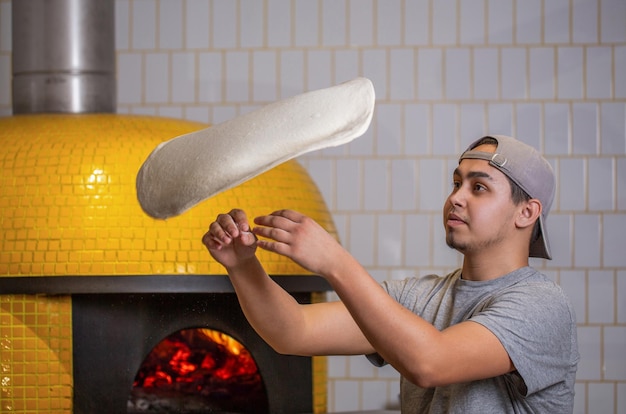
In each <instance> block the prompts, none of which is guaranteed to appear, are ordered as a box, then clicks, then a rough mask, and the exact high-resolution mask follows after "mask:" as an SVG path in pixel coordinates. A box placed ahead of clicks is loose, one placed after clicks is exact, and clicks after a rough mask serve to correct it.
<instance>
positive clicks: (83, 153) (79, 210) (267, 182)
mask: <svg viewBox="0 0 626 414" xmlns="http://www.w3.org/2000/svg"><path fill="white" fill-rule="evenodd" d="M206 127H207V125H204V124H200V123H196V122H189V121H181V120H174V119H167V118H157V117H148V116H130V115H114V114H82V115H65V114H63V115H61V114H46V115H18V116H13V117H7V118H3V119H0V147H1V148H2V150H3V151H2V155H0V159H1V162H0V163H1V165H2V175H1V182H0V224H1V226H2V235H3V237H2V241H1V243H2V247H1V248H0V277H12V276H60V275H64V276H66V275H73V276H90V275H107V276H115V275H158V274H187V275H193V274H199V275H223V274H225V272H224V269H223V268H222V267H221V266H220V265H219V264H218V263H216V262H215V261H213V260H212V259H211V257H210V255H209V254H208V252H207V251H206V249H205V248H204V246H203V245H202V243H201V237H202V235H203V234H204V232H205V230H206V229H207V227H208V225H209V223H210V222H211V221H212V220H213V219H214V218H215V216H216V215H217V214H218V213H221V212H226V211H229V210H230V209H231V208H234V207H237V208H242V209H244V210H246V211H247V212H248V214H249V215H250V216H251V217H252V216H256V215H260V214H266V213H269V212H272V211H274V210H278V209H282V208H291V209H295V210H298V211H301V212H303V213H305V214H307V215H310V216H311V217H313V218H315V219H316V220H317V221H318V222H319V223H320V224H321V225H322V226H324V227H325V228H326V229H327V230H328V231H329V232H331V233H332V234H336V232H335V228H334V226H333V223H332V219H331V217H330V214H329V212H328V210H327V208H326V205H325V203H324V200H323V199H322V197H321V195H320V193H319V191H318V189H317V187H316V186H315V184H314V182H313V181H312V180H311V178H310V176H309V175H308V174H307V172H306V171H305V170H304V169H303V167H302V166H301V165H300V164H299V163H297V162H296V161H295V160H292V161H289V162H286V163H284V164H282V165H280V166H278V167H275V168H274V169H272V170H270V171H268V172H266V173H264V174H262V175H259V176H258V177H256V178H254V179H252V180H250V181H248V182H246V183H244V184H242V185H239V186H237V187H235V188H233V189H231V190H228V191H225V192H223V193H221V194H219V195H217V196H215V197H212V198H210V199H208V200H206V201H204V202H202V203H201V204H199V205H197V206H195V207H193V208H192V209H190V210H188V211H187V212H185V213H183V214H182V215H180V216H178V217H174V218H171V219H168V220H165V221H164V220H156V219H153V218H151V217H149V216H147V215H146V214H145V213H144V212H143V211H142V210H141V207H140V206H139V203H138V201H137V198H136V193H135V177H136V174H137V171H138V170H139V167H140V166H141V164H142V163H143V161H144V160H145V159H146V157H147V156H148V154H149V153H150V152H151V151H152V150H153V149H154V148H155V147H156V146H157V145H158V144H159V143H161V142H163V141H166V140H168V139H171V138H173V137H176V136H178V135H182V134H185V133H188V132H192V131H195V130H198V129H202V128H206ZM259 255H260V259H261V260H262V261H263V262H264V264H265V266H266V269H267V271H268V273H269V274H273V275H301V274H307V272H306V271H304V269H302V268H301V267H299V266H298V265H296V264H294V263H293V262H291V261H290V260H288V259H286V258H284V257H281V256H278V255H275V254H273V253H269V252H265V251H259Z"/></svg>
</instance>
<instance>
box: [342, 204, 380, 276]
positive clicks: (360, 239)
mask: <svg viewBox="0 0 626 414" xmlns="http://www.w3.org/2000/svg"><path fill="white" fill-rule="evenodd" d="M375 223H376V217H375V216H374V215H372V214H353V215H352V216H351V217H350V230H349V232H350V235H349V244H348V249H349V251H350V253H352V255H353V256H354V257H355V258H356V259H357V260H358V261H359V263H361V264H362V265H364V266H372V265H374V257H376V249H375V248H374V240H373V237H372V235H373V234H374V232H375V231H376V224H375Z"/></svg>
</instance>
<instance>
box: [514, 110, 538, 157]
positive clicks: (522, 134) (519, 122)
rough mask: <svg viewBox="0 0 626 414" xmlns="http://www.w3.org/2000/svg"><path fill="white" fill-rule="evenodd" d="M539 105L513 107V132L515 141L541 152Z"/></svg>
mask: <svg viewBox="0 0 626 414" xmlns="http://www.w3.org/2000/svg"><path fill="white" fill-rule="evenodd" d="M541 113H542V108H541V105H540V104H533V103H529V104H519V105H516V107H515V131H514V134H513V136H514V137H516V138H517V139H519V140H521V141H523V142H525V143H527V144H528V145H531V146H532V147H534V148H536V149H538V150H540V151H541V150H542V148H543V146H542V139H541Z"/></svg>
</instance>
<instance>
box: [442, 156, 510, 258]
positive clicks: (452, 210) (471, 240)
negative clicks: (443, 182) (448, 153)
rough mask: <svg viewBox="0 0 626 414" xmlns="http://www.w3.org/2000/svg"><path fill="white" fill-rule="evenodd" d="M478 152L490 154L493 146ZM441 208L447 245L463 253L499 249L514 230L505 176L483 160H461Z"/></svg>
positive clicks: (508, 185)
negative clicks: (450, 190)
mask: <svg viewBox="0 0 626 414" xmlns="http://www.w3.org/2000/svg"><path fill="white" fill-rule="evenodd" d="M476 149H477V150H479V151H484V152H494V151H495V146H494V145H480V146H478V147H477V148H476ZM452 182H453V186H452V192H451V193H450V195H449V196H448V198H447V199H446V202H445V204H444V207H443V222H444V227H445V230H446V243H447V244H448V246H450V247H452V248H454V249H456V250H458V251H459V252H461V253H463V254H471V253H474V252H480V251H484V250H485V249H489V248H493V247H497V246H502V244H503V243H504V242H505V241H507V240H508V238H509V237H510V236H511V235H512V232H513V230H514V228H515V225H514V218H515V216H516V206H515V204H514V203H513V201H512V199H511V186H510V184H509V181H508V179H507V178H506V176H505V175H504V174H503V173H502V172H500V171H499V170H497V169H496V168H494V167H492V166H491V165H489V163H488V162H487V161H485V160H474V159H464V160H462V161H461V163H460V164H459V166H458V168H457V169H456V170H455V171H454V174H453V179H452Z"/></svg>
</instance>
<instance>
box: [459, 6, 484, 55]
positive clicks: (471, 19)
mask: <svg viewBox="0 0 626 414" xmlns="http://www.w3.org/2000/svg"><path fill="white" fill-rule="evenodd" d="M459 6H460V15H459V17H460V22H459V36H460V42H461V44H462V45H476V44H478V45H483V44H485V0H465V1H462V2H460V4H459Z"/></svg>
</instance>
